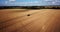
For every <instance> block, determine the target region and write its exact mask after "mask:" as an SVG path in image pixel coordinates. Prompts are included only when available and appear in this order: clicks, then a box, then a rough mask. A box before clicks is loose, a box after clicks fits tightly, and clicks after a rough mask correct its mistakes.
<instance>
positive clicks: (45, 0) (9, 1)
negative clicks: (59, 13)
mask: <svg viewBox="0 0 60 32" xmlns="http://www.w3.org/2000/svg"><path fill="white" fill-rule="evenodd" d="M46 5H60V0H0V6H46Z"/></svg>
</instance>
